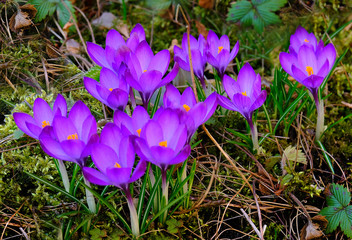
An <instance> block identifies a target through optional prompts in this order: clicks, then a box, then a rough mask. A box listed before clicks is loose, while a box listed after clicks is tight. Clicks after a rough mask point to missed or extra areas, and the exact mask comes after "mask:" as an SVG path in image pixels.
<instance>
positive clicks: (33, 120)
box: [13, 94, 67, 139]
mask: <svg viewBox="0 0 352 240" xmlns="http://www.w3.org/2000/svg"><path fill="white" fill-rule="evenodd" d="M66 114H67V105H66V101H65V98H64V97H63V96H62V95H60V94H58V95H57V97H56V100H55V103H54V106H53V109H51V108H50V106H49V104H48V103H47V102H45V101H44V100H43V99H41V98H37V99H36V100H35V101H34V104H33V117H32V116H30V115H29V114H27V113H20V112H16V113H14V114H13V118H14V121H15V123H16V125H17V126H18V128H19V129H21V130H22V131H23V132H24V133H25V134H27V135H28V136H30V137H32V138H35V139H39V135H40V133H41V132H42V130H43V128H45V127H46V126H50V125H51V124H52V123H53V119H54V116H56V115H60V116H66Z"/></svg>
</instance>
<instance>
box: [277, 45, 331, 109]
mask: <svg viewBox="0 0 352 240" xmlns="http://www.w3.org/2000/svg"><path fill="white" fill-rule="evenodd" d="M335 59H336V51H335V48H334V46H333V45H332V44H331V43H329V44H328V45H327V46H325V47H324V48H323V49H322V50H320V51H317V52H314V50H313V49H312V48H311V47H309V46H306V45H303V46H301V47H300V48H299V51H298V53H297V56H295V55H294V54H289V53H285V52H282V53H280V63H281V66H282V68H283V69H284V70H285V71H286V72H287V73H288V74H289V75H291V76H292V77H293V78H294V79H296V80H297V81H298V82H300V83H301V84H302V85H304V86H306V87H307V88H308V89H309V90H310V91H311V92H312V94H313V97H314V100H315V102H316V104H318V102H319V101H318V89H319V87H320V85H321V84H322V82H323V81H324V78H325V77H326V76H327V75H328V74H329V72H330V70H331V69H332V67H333V65H334V63H335Z"/></svg>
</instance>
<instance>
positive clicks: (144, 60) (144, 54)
mask: <svg viewBox="0 0 352 240" xmlns="http://www.w3.org/2000/svg"><path fill="white" fill-rule="evenodd" d="M135 54H136V56H137V58H138V60H139V63H140V64H141V68H142V71H144V70H147V69H148V66H149V63H150V61H151V60H152V58H153V57H154V54H153V51H152V49H151V48H150V46H149V44H148V43H147V41H142V42H141V43H140V44H139V45H138V47H137V49H136V52H135Z"/></svg>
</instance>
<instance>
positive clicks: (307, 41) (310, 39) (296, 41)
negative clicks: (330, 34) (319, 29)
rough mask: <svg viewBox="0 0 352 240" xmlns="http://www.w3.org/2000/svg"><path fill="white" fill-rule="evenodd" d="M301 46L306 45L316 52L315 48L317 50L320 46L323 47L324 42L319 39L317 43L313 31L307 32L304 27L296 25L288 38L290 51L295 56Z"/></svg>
mask: <svg viewBox="0 0 352 240" xmlns="http://www.w3.org/2000/svg"><path fill="white" fill-rule="evenodd" d="M301 46H308V47H310V48H312V50H313V51H314V52H316V51H317V50H318V51H319V50H321V49H322V47H324V43H323V41H320V42H319V44H318V43H317V39H316V37H315V35H314V33H308V31H307V30H306V29H304V28H303V27H301V26H298V28H297V30H296V32H295V33H294V34H293V35H291V38H290V47H289V50H290V53H291V54H293V55H295V56H297V54H298V51H299V49H300V47H301Z"/></svg>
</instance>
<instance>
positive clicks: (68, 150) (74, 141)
mask: <svg viewBox="0 0 352 240" xmlns="http://www.w3.org/2000/svg"><path fill="white" fill-rule="evenodd" d="M96 133H97V123H96V121H95V118H94V116H93V115H92V114H91V113H90V111H89V108H88V107H87V106H86V105H85V104H84V103H83V102H82V101H78V102H76V103H75V104H74V105H73V107H72V109H71V111H70V113H69V116H68V118H66V117H63V116H60V115H57V116H55V117H54V120H53V123H52V125H51V126H50V127H46V128H44V129H43V131H42V133H41V134H40V136H39V140H40V145H41V146H42V148H43V150H44V151H45V152H46V153H47V154H48V155H50V156H52V157H54V158H57V159H60V160H64V161H70V162H74V163H77V164H78V165H79V166H80V167H81V168H82V167H83V166H84V165H85V161H86V157H87V156H88V155H89V154H90V145H92V144H94V143H96V142H97V141H98V135H97V134H96Z"/></svg>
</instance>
